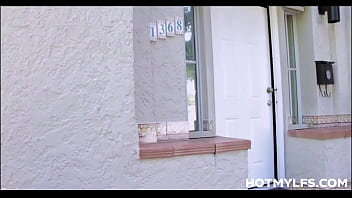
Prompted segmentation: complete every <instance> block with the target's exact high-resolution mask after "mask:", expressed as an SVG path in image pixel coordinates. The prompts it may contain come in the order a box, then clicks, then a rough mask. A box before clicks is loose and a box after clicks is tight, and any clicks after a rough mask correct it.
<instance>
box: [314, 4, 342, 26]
mask: <svg viewBox="0 0 352 198" xmlns="http://www.w3.org/2000/svg"><path fill="white" fill-rule="evenodd" d="M318 11H319V14H320V15H324V14H325V12H326V11H327V12H328V23H337V22H340V8H339V6H318Z"/></svg>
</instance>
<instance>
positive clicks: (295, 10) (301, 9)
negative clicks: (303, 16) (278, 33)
mask: <svg viewBox="0 0 352 198" xmlns="http://www.w3.org/2000/svg"><path fill="white" fill-rule="evenodd" d="M283 8H284V11H289V12H291V13H294V14H297V13H301V12H304V6H283Z"/></svg>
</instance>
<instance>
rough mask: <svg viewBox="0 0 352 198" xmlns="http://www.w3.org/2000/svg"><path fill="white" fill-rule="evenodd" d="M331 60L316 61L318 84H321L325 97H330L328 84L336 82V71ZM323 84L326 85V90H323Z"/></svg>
mask: <svg viewBox="0 0 352 198" xmlns="http://www.w3.org/2000/svg"><path fill="white" fill-rule="evenodd" d="M333 63H334V62H330V61H315V64H316V74H317V84H318V85H319V91H320V93H321V95H322V96H323V97H330V96H331V94H330V93H328V86H327V85H332V84H334V73H333V67H332V64H333ZM321 85H325V90H324V91H322V88H321Z"/></svg>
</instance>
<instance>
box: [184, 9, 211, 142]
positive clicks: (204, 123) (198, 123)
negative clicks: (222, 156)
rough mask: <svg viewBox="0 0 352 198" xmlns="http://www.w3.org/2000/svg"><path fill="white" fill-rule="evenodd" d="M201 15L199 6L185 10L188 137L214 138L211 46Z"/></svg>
mask: <svg viewBox="0 0 352 198" xmlns="http://www.w3.org/2000/svg"><path fill="white" fill-rule="evenodd" d="M204 13H205V11H204V9H202V8H199V7H193V6H185V7H184V20H185V35H184V36H185V54H186V57H185V62H186V70H187V109H188V125H189V130H190V137H191V138H198V137H210V136H214V135H215V131H214V130H215V123H214V121H215V119H214V109H213V108H214V105H213V104H214V97H213V89H212V87H213V86H212V83H213V80H212V74H213V73H212V64H211V60H209V54H210V53H211V52H210V51H209V48H210V47H209V45H210V43H207V42H209V40H210V39H206V37H207V36H208V35H207V33H205V32H207V31H206V30H205V28H206V25H205V21H206V20H202V19H204V17H202V16H204ZM200 21H202V22H200ZM207 21H209V20H207ZM200 32H202V34H200ZM208 32H210V31H209V30H208ZM207 40H208V41H207ZM200 49H202V50H200Z"/></svg>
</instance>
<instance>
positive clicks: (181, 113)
mask: <svg viewBox="0 0 352 198" xmlns="http://www.w3.org/2000/svg"><path fill="white" fill-rule="evenodd" d="M133 10H134V17H133V45H134V46H133V48H134V54H135V60H134V70H135V72H134V74H135V77H134V78H135V96H136V97H135V100H136V120H137V122H138V123H143V122H165V121H187V97H186V64H185V40H184V36H183V35H175V36H174V37H167V38H166V39H164V40H160V39H159V40H158V41H156V42H150V40H149V23H152V22H156V20H165V19H166V18H174V17H175V16H179V17H183V7H182V6H175V7H168V6H146V7H143V6H142V7H139V6H137V7H134V8H133Z"/></svg>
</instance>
